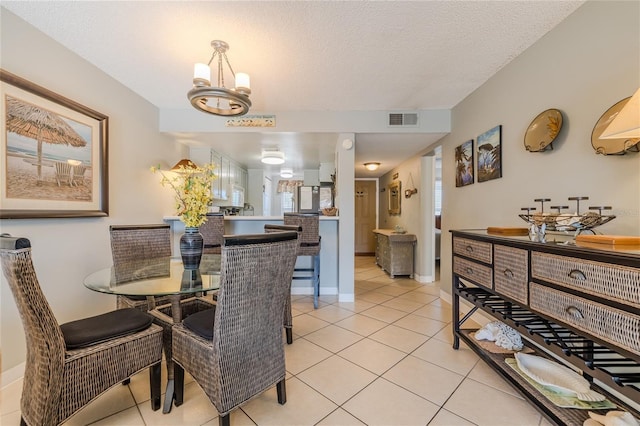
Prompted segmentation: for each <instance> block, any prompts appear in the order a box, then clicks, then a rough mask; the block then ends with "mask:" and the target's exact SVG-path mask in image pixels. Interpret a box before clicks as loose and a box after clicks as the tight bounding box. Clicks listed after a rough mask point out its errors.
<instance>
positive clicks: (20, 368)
mask: <svg viewBox="0 0 640 426" xmlns="http://www.w3.org/2000/svg"><path fill="white" fill-rule="evenodd" d="M25 365H26V363H24V362H23V363H21V364H18V365H16V366H15V367H13V368H10V369H8V370H7V371H3V372H2V376H0V389H3V388H4V387H6V386H9V385H10V384H11V383H13V382H15V381H17V380H20V379H22V378H23V377H24V369H25Z"/></svg>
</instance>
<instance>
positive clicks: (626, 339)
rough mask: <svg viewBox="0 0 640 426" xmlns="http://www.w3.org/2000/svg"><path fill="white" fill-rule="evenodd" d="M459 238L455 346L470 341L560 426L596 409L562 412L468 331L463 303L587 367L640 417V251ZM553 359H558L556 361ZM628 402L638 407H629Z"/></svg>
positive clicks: (541, 350)
mask: <svg viewBox="0 0 640 426" xmlns="http://www.w3.org/2000/svg"><path fill="white" fill-rule="evenodd" d="M452 234H453V245H452V247H453V253H452V255H453V283H452V299H453V334H454V348H456V349H457V348H458V345H459V341H460V339H462V340H463V341H464V342H465V343H466V344H467V345H468V346H469V347H471V348H472V349H473V350H474V351H476V352H477V353H478V355H480V357H481V358H482V359H484V360H485V361H486V362H487V363H488V364H489V365H490V366H491V367H492V368H494V369H495V370H497V371H498V372H499V373H500V374H501V375H502V376H503V377H505V378H506V379H507V380H509V381H510V382H511V383H512V384H513V385H514V386H515V387H516V388H517V389H518V390H519V391H520V392H522V394H523V395H525V397H527V398H528V399H529V400H531V401H532V402H533V403H534V404H535V405H536V406H537V407H538V408H539V409H540V411H541V412H542V413H543V414H544V415H545V416H546V417H547V418H548V419H549V420H551V421H553V422H555V423H557V424H571V425H582V423H583V422H584V420H586V419H587V418H588V414H587V410H577V409H567V408H559V407H556V406H555V405H553V404H551V403H550V402H549V401H547V399H546V398H544V397H543V396H542V395H541V394H540V393H539V392H538V391H537V390H535V389H534V388H533V387H532V386H531V384H530V383H528V382H527V381H526V380H524V379H523V378H522V377H521V376H519V375H518V374H517V373H515V371H514V370H512V369H511V368H510V367H508V365H507V363H506V362H505V358H507V357H512V355H505V354H502V353H498V351H496V352H490V351H488V350H487V349H485V348H484V347H483V346H481V345H479V344H478V343H477V341H476V340H475V339H474V338H472V337H471V334H472V333H473V332H474V331H475V330H473V329H466V328H464V322H465V319H466V318H468V317H469V316H470V315H466V316H465V317H464V318H463V319H460V302H461V299H462V300H466V301H467V302H469V303H470V304H471V305H472V306H473V307H472V312H475V311H476V310H477V309H481V310H483V311H484V312H486V313H488V314H489V315H491V316H493V317H495V318H496V319H497V320H499V321H502V322H504V323H506V324H507V325H509V326H511V327H513V328H515V329H516V330H517V331H519V332H520V334H521V335H522V336H523V340H524V342H525V345H527V346H529V347H531V348H533V349H534V351H535V352H537V354H538V355H542V356H547V357H549V358H552V359H553V358H554V357H553V356H555V360H556V361H557V360H561V361H562V362H564V363H565V364H566V365H568V366H571V367H573V368H574V369H577V370H580V371H582V374H583V376H584V377H585V378H587V379H588V380H589V381H592V382H593V383H594V384H592V388H594V389H595V390H596V391H597V392H600V393H604V394H606V395H607V396H608V398H609V399H610V400H611V401H612V402H614V403H615V404H617V405H618V406H619V407H620V408H619V409H623V410H626V411H631V412H632V413H633V414H634V415H635V416H636V417H638V414H639V409H638V407H640V250H635V251H634V250H624V251H618V250H615V249H614V247H613V246H605V245H603V246H602V248H600V249H593V248H583V247H578V246H575V245H568V244H567V245H564V244H555V243H548V244H545V243H537V242H531V241H529V240H528V238H527V237H501V236H493V235H488V234H487V233H486V232H484V231H452ZM551 355H553V356H551ZM628 401H631V402H632V403H631V404H629V403H628Z"/></svg>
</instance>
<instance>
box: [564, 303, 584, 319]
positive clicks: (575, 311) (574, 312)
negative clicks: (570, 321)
mask: <svg viewBox="0 0 640 426" xmlns="http://www.w3.org/2000/svg"><path fill="white" fill-rule="evenodd" d="M565 312H566V313H568V314H569V315H571V316H572V317H574V318H575V319H579V320H582V319H584V315H582V312H580V309H578V308H576V307H575V306H567V307H566V309H565Z"/></svg>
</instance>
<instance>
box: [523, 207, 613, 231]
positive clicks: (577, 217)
mask: <svg viewBox="0 0 640 426" xmlns="http://www.w3.org/2000/svg"><path fill="white" fill-rule="evenodd" d="M518 216H520V217H521V218H522V220H524V221H525V222H527V223H530V224H532V225H536V226H541V225H546V227H547V231H580V230H586V229H592V228H595V227H597V226H600V225H604V224H605V223H607V222H610V221H612V220H613V219H615V218H616V217H615V216H614V215H601V214H599V213H596V212H593V211H590V212H587V213H584V214H570V213H531V214H520V215H518Z"/></svg>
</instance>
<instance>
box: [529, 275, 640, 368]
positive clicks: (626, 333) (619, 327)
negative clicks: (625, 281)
mask: <svg viewBox="0 0 640 426" xmlns="http://www.w3.org/2000/svg"><path fill="white" fill-rule="evenodd" d="M529 297H530V300H529V304H530V306H531V308H532V309H534V310H536V311H538V312H540V313H543V314H546V315H548V316H549V317H551V318H555V319H558V320H560V321H562V322H564V323H565V324H568V325H571V326H573V327H574V328H576V329H578V330H580V331H584V332H586V333H589V334H591V335H592V336H596V337H598V338H600V339H602V340H604V341H606V342H609V343H611V344H613V345H615V346H619V347H622V348H624V349H626V350H628V351H630V352H633V353H635V354H637V355H639V356H640V316H638V315H633V314H631V313H628V312H625V311H621V310H620V309H616V308H612V307H610V306H606V305H603V304H601V303H597V302H594V301H591V300H587V299H583V298H582V297H578V296H574V295H571V294H567V293H563V292H561V291H558V290H555V289H552V288H549V287H545V286H542V285H540V284H536V283H531V284H530V295H529Z"/></svg>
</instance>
